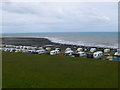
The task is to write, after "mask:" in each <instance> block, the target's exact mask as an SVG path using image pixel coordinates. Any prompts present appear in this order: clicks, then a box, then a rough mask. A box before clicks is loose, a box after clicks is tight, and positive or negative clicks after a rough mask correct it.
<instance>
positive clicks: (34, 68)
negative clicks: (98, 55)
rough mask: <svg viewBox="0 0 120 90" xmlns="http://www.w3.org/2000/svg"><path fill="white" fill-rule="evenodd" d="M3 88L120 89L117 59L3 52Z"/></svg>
mask: <svg viewBox="0 0 120 90" xmlns="http://www.w3.org/2000/svg"><path fill="white" fill-rule="evenodd" d="M2 55H3V61H2V63H3V88H117V87H118V62H117V61H106V60H95V59H86V58H72V57H67V56H49V55H33V54H27V53H7V52H3V54H2Z"/></svg>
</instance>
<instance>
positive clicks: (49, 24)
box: [0, 2, 118, 33]
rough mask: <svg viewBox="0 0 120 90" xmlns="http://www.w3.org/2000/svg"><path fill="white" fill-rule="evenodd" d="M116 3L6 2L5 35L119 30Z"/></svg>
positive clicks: (4, 11)
mask: <svg viewBox="0 0 120 90" xmlns="http://www.w3.org/2000/svg"><path fill="white" fill-rule="evenodd" d="M117 5H118V4H117V2H116V3H115V2H111V3H110V2H106V3H105V2H96V3H95V2H84V3H82V2H74V3H73V2H63V3H62V2H59V3H58V2H57V3H56V2H48V3H45V2H44V3H42V2H39V3H38V2H23V3H22V2H21V3H20V2H19V3H18V2H7V3H3V8H0V10H1V11H2V13H3V21H2V23H3V25H2V26H3V33H23V32H24V33H27V32H100V31H101V32H114V31H118V29H117V28H118V25H117V24H118V6H117Z"/></svg>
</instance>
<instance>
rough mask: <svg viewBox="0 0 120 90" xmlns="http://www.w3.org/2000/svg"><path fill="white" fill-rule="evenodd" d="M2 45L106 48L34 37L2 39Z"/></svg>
mask: <svg viewBox="0 0 120 90" xmlns="http://www.w3.org/2000/svg"><path fill="white" fill-rule="evenodd" d="M2 44H8V45H23V46H36V47H45V46H52V47H59V48H61V49H63V50H64V49H65V48H67V47H70V48H72V49H76V48H78V47H81V48H86V49H89V48H91V47H93V48H97V49H99V50H103V49H105V48H106V47H95V46H87V45H86V46H82V45H73V44H62V43H55V42H52V41H51V40H49V39H48V38H34V37H2ZM109 49H112V50H116V48H109Z"/></svg>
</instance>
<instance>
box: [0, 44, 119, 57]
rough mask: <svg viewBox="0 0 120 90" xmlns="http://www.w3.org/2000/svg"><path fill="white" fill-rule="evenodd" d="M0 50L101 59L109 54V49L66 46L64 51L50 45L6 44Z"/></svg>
mask: <svg viewBox="0 0 120 90" xmlns="http://www.w3.org/2000/svg"><path fill="white" fill-rule="evenodd" d="M0 50H2V51H5V52H24V53H32V54H50V55H57V54H61V53H63V55H65V56H71V57H88V58H95V59H101V58H103V57H104V56H105V54H106V55H108V56H110V52H111V51H110V49H104V50H102V51H97V49H96V48H90V49H89V50H88V49H85V48H77V49H76V51H75V50H74V51H73V50H72V49H71V48H66V49H65V51H61V49H60V48H55V49H54V50H52V49H51V48H50V47H46V48H43V47H32V46H14V45H6V46H4V47H2V48H0ZM114 55H115V56H120V50H117V52H115V53H114Z"/></svg>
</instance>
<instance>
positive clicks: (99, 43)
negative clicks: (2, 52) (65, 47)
mask: <svg viewBox="0 0 120 90" xmlns="http://www.w3.org/2000/svg"><path fill="white" fill-rule="evenodd" d="M2 37H32V38H47V39H49V40H51V41H52V42H56V43H62V44H72V45H79V46H81V45H82V46H93V47H105V48H118V32H47V33H44V32H42V33H6V34H2Z"/></svg>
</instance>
